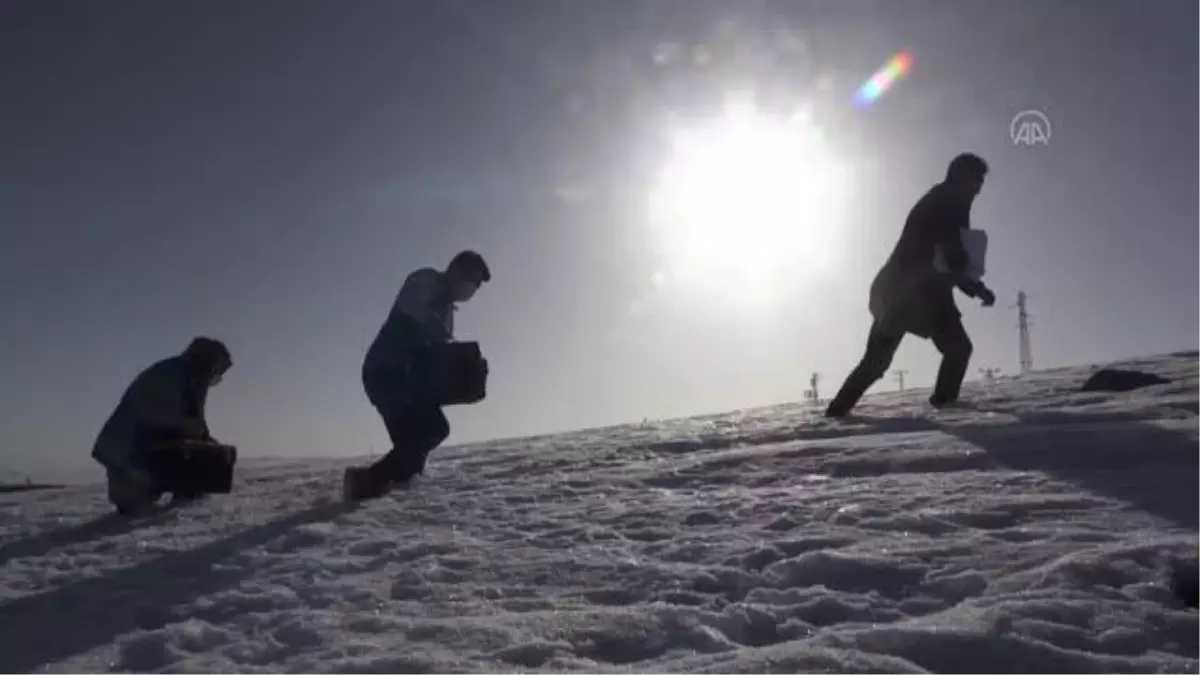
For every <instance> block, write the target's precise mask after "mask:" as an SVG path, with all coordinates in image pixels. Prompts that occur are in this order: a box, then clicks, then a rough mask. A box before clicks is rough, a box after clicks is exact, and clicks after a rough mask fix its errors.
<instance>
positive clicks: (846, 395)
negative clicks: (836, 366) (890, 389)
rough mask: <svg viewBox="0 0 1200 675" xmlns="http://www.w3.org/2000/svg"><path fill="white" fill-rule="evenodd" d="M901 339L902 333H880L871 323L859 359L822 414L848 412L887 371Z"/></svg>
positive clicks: (835, 415) (843, 415) (830, 414)
mask: <svg viewBox="0 0 1200 675" xmlns="http://www.w3.org/2000/svg"><path fill="white" fill-rule="evenodd" d="M903 339H904V334H903V333H901V334H899V335H893V334H889V333H884V332H883V331H881V330H879V328H878V327H877V326H871V333H870V335H868V336H867V349H866V352H865V353H864V354H863V357H862V360H860V361H859V362H858V365H857V366H856V367H855V368H854V370H853V371H852V372H851V373H850V376H849V377H847V378H846V381H845V382H844V383H843V384H842V388H841V389H840V390H838V393H837V395H836V396H834V397H833V400H832V401H830V402H829V407H828V408H827V409H826V410H825V416H826V417H845V416H846V415H848V414H850V411H851V410H853V409H854V406H856V405H858V401H859V399H861V398H862V396H863V394H865V393H866V392H867V389H870V388H871V385H873V384H875V383H876V382H878V381H879V379H880V378H882V377H883V376H884V375H885V374H886V373H887V370H888V368H890V367H891V365H892V358H893V357H895V355H896V350H897V349H899V348H900V343H901V341H903Z"/></svg>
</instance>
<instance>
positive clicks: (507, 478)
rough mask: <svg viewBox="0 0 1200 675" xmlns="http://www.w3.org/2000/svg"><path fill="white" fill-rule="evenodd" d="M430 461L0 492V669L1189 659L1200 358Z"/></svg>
mask: <svg viewBox="0 0 1200 675" xmlns="http://www.w3.org/2000/svg"><path fill="white" fill-rule="evenodd" d="M1125 365H1134V366H1136V367H1141V368H1144V369H1148V370H1151V371H1153V372H1157V373H1159V374H1162V375H1165V376H1167V377H1170V378H1173V380H1174V382H1172V383H1171V384H1169V385H1162V386H1157V387H1153V388H1149V389H1144V390H1140V391H1137V392H1133V393H1130V394H1082V393H1073V392H1076V391H1077V390H1078V387H1079V385H1080V383H1081V382H1082V381H1083V380H1084V379H1085V378H1086V376H1087V374H1088V372H1089V371H1088V369H1078V370H1064V371H1056V372H1046V373H1041V374H1038V375H1036V376H1033V377H1031V378H1028V379H1026V380H1023V381H1013V380H1007V381H1005V380H1002V381H1000V382H998V383H996V384H995V385H992V386H990V387H989V388H987V389H986V390H985V389H984V388H982V386H981V385H977V386H976V387H975V388H974V389H969V390H968V395H969V396H972V397H974V398H975V399H976V400H977V401H979V410H974V411H972V410H967V411H956V412H952V413H949V412H947V413H936V414H934V413H928V412H927V411H926V410H925V409H924V407H923V405H922V401H923V394H922V393H921V392H910V393H908V394H903V395H901V394H889V395H882V396H878V397H874V398H872V399H868V401H867V404H866V405H865V406H864V407H863V409H862V410H861V412H862V414H863V418H861V419H856V420H851V421H846V422H841V423H832V422H828V421H825V420H823V419H820V418H819V417H818V416H817V415H816V414H815V412H816V411H815V410H813V409H812V408H806V407H804V406H800V405H791V406H779V407H775V408H770V409H764V410H755V411H744V412H739V413H732V414H728V415H723V416H709V417H705V418H696V419H689V420H678V421H666V422H655V423H650V424H645V425H636V426H628V427H621V428H615V429H606V430H598V431H587V432H578V433H573V434H566V435H561V436H553V437H541V438H535V439H524V440H513V441H504V442H500V443H494V444H485V445H478V446H473V447H463V448H446V449H443V450H440V451H439V452H438V453H437V454H436V455H434V459H433V460H432V461H431V464H430V472H429V474H428V475H427V476H426V477H425V479H424V480H423V482H422V483H421V484H420V485H418V486H417V487H415V488H414V489H412V490H410V491H407V492H402V493H398V494H395V495H394V496H390V497H388V498H385V499H382V500H379V501H377V502H373V503H368V504H365V505H362V506H360V507H358V508H351V507H347V506H343V505H342V504H339V503H337V502H336V501H334V498H335V497H336V495H337V492H338V489H339V481H340V475H339V470H340V467H341V466H344V464H345V463H344V462H334V461H329V462H323V463H306V464H299V463H297V464H292V465H280V464H267V465H261V466H258V467H254V466H248V467H247V468H246V469H245V470H244V471H243V472H242V473H241V474H240V476H239V485H238V487H237V490H236V492H235V493H234V494H233V495H230V496H228V497H221V498H215V499H211V500H208V501H206V502H203V503H200V504H195V505H191V506H188V507H185V508H183V509H179V510H174V511H168V512H165V513H163V514H160V515H156V516H152V517H150V518H149V519H148V520H146V521H144V522H142V523H140V524H139V525H138V526H136V527H130V526H128V525H122V524H120V523H116V522H115V521H113V520H111V519H108V518H105V517H103V514H105V513H107V510H108V509H107V505H106V503H105V501H104V496H103V489H102V488H101V487H98V486H94V487H83V488H68V489H63V490H51V491H39V492H30V493H21V494H12V495H0V671H5V672H12V671H27V670H31V669H44V670H50V671H56V672H65V671H73V672H79V671H97V670H119V671H131V670H133V671H155V670H162V671H197V672H198V671H206V672H212V671H216V672H230V671H238V672H254V671H261V672H281V671H304V672H352V671H358V672H450V671H529V670H544V671H566V670H586V671H593V672H595V671H605V672H619V671H655V672H662V671H668V672H672V671H675V672H677V671H700V672H798V671H810V672H811V671H825V672H893V673H894V672H920V671H939V672H1014V671H1022V672H1196V671H1197V668H1198V661H1197V650H1198V640H1197V630H1198V628H1200V627H1198V625H1197V613H1196V611H1195V610H1194V609H1190V608H1188V607H1186V606H1184V605H1183V604H1181V603H1180V601H1179V600H1178V599H1177V598H1176V597H1175V595H1174V594H1173V593H1172V592H1171V590H1170V589H1169V588H1168V584H1167V582H1166V579H1167V578H1168V575H1169V574H1170V571H1171V569H1172V568H1173V567H1175V566H1176V565H1178V564H1179V563H1180V562H1181V561H1183V562H1185V563H1186V562H1190V563H1191V564H1193V565H1194V564H1195V560H1196V556H1197V528H1198V517H1197V516H1198V507H1197V460H1198V452H1197V422H1196V414H1197V361H1196V356H1195V355H1194V354H1189V355H1179V356H1174V357H1163V358H1159V359H1150V360H1146V361H1144V362H1140V363H1136V364H1125Z"/></svg>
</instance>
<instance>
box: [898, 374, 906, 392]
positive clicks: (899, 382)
mask: <svg viewBox="0 0 1200 675" xmlns="http://www.w3.org/2000/svg"><path fill="white" fill-rule="evenodd" d="M906 374H908V371H907V370H904V369H900V370H897V371H896V383H897V384H898V385H900V391H904V376H905V375H906Z"/></svg>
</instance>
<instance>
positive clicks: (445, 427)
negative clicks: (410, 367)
mask: <svg viewBox="0 0 1200 675" xmlns="http://www.w3.org/2000/svg"><path fill="white" fill-rule="evenodd" d="M384 425H385V426H386V427H387V428H388V435H389V436H390V437H391V438H392V450H391V451H390V452H388V453H387V454H386V455H384V456H383V457H382V458H381V459H380V460H379V461H378V462H375V464H373V465H371V467H370V468H369V469H368V471H370V472H371V473H372V474H374V479H375V480H378V481H389V482H392V483H404V482H406V481H408V480H410V479H411V478H412V477H413V476H416V475H417V474H419V473H422V472H424V470H425V460H426V458H427V457H428V456H429V453H430V452H431V451H432V450H433V449H434V448H435V447H437V446H438V445H439V444H440V443H441V442H442V441H444V440H446V437H447V436H448V435H449V434H450V426H449V423H448V422H447V421H446V416H445V415H444V414H443V413H442V410H441V408H440V407H439V406H436V405H431V404H414V405H411V406H409V407H408V408H407V409H405V410H403V411H402V412H399V413H397V414H393V415H389V416H388V417H386V418H385V419H384Z"/></svg>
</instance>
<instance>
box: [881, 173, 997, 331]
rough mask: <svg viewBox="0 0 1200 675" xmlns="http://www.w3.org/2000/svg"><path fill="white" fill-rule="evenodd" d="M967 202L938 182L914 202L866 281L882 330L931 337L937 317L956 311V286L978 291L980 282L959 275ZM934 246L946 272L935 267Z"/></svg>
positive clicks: (972, 292) (971, 292)
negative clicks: (896, 236)
mask: <svg viewBox="0 0 1200 675" xmlns="http://www.w3.org/2000/svg"><path fill="white" fill-rule="evenodd" d="M971 203H972V199H971V198H969V197H963V196H962V195H960V194H959V193H957V192H956V191H955V190H954V188H953V187H951V186H949V185H947V184H945V183H939V184H937V185H935V186H933V188H931V189H930V190H929V191H928V192H926V193H925V195H924V196H923V197H921V199H920V200H918V201H917V203H916V205H915V206H913V208H912V211H910V212H909V214H908V218H907V220H906V221H905V223H904V230H903V231H902V232H901V233H900V239H899V240H898V241H897V242H896V247H895V248H894V249H893V250H892V254H891V256H889V257H888V260H887V262H886V263H884V265H883V267H882V268H881V269H880V270H879V273H878V274H876V276H875V279H874V281H873V282H872V283H871V292H870V303H869V306H870V310H871V315H872V316H873V317H874V319H875V322H876V324H877V325H878V326H879V327H880V328H881V329H883V330H884V331H886V332H889V333H904V332H909V333H913V334H915V335H919V336H921V337H926V338H927V337H930V336H931V335H932V334H933V333H934V332H935V331H936V329H937V326H938V324H939V323H940V322H941V321H943V320H944V319H946V318H951V317H958V316H960V315H961V314H960V312H959V311H958V307H957V306H956V305H955V303H954V291H953V289H954V287H955V286H957V287H958V288H960V289H961V290H962V291H963V292H964V293H966V294H968V295H970V296H972V297H975V296H977V295H978V294H979V292H980V289H981V288H982V284H981V283H980V282H977V281H971V280H969V279H967V278H966V277H965V276H964V275H963V270H964V269H965V268H966V266H967V263H968V258H967V252H966V249H965V248H964V247H963V243H962V231H963V230H965V229H968V228H970V226H971V224H970V214H971ZM939 246H940V247H941V249H942V254H943V256H944V258H945V261H946V265H947V267H949V268H950V273H949V274H943V273H939V272H938V271H937V270H936V269H935V267H934V256H935V252H936V250H937V249H938V247H939Z"/></svg>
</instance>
